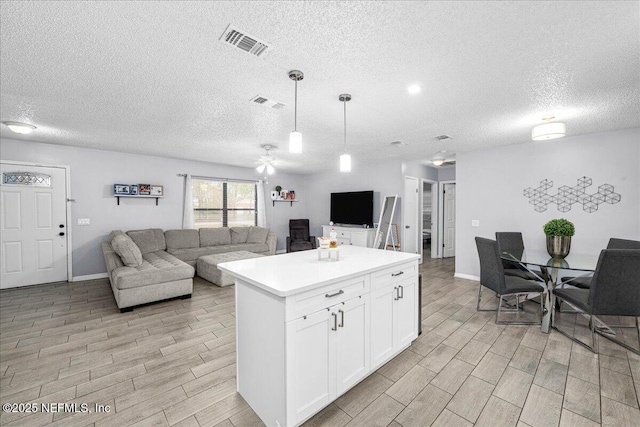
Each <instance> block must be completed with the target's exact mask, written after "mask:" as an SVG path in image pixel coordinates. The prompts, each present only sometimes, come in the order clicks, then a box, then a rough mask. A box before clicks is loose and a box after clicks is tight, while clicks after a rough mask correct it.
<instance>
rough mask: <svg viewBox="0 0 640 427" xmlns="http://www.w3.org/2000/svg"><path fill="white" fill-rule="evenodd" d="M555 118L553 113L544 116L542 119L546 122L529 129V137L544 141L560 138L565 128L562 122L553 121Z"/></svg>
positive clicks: (565, 131)
mask: <svg viewBox="0 0 640 427" xmlns="http://www.w3.org/2000/svg"><path fill="white" fill-rule="evenodd" d="M553 119H555V116H554V115H553V114H551V115H548V116H545V117H543V118H542V120H545V121H546V122H547V123H544V124H542V125H538V126H536V127H534V128H533V130H532V131H531V139H533V140H534V141H546V140H548V139H556V138H562V137H563V136H564V135H565V134H566V133H567V128H566V126H565V125H564V123H562V122H553V123H551V120H553Z"/></svg>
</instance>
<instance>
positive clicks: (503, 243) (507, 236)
mask: <svg viewBox="0 0 640 427" xmlns="http://www.w3.org/2000/svg"><path fill="white" fill-rule="evenodd" d="M496 241H497V242H498V250H499V253H503V252H508V253H510V254H511V255H513V256H514V257H516V258H517V259H521V258H522V254H523V253H524V241H523V240H522V233H520V232H513V231H498V232H496ZM502 266H503V267H504V274H506V275H507V276H516V277H521V278H523V279H527V280H537V281H543V280H544V276H543V275H542V272H541V271H540V270H532V271H528V270H527V269H526V268H524V267H522V266H521V265H519V264H518V263H517V262H514V261H507V260H502Z"/></svg>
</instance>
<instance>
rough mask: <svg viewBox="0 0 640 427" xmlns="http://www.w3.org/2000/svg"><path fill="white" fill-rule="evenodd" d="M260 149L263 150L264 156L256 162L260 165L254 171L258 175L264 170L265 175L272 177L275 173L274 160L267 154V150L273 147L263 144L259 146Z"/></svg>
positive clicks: (273, 157)
mask: <svg viewBox="0 0 640 427" xmlns="http://www.w3.org/2000/svg"><path fill="white" fill-rule="evenodd" d="M260 148H264V150H265V151H266V154H265V155H264V156H260V160H258V163H260V164H259V166H258V167H257V168H256V170H257V171H258V173H263V172H264V171H265V170H266V172H267V173H266V174H269V175H273V173H274V172H275V171H276V169H275V168H274V167H273V164H274V162H275V161H276V158H275V156H272V155H271V154H270V153H269V150H271V149H273V148H275V147H274V146H273V145H271V144H263V145H261V146H260ZM266 174H265V175H266Z"/></svg>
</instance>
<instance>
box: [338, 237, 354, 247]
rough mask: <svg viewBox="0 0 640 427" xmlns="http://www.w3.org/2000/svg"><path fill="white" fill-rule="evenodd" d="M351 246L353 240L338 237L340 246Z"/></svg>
mask: <svg viewBox="0 0 640 427" xmlns="http://www.w3.org/2000/svg"><path fill="white" fill-rule="evenodd" d="M350 244H351V240H349V239H344V238H340V237H338V246H348V245H350Z"/></svg>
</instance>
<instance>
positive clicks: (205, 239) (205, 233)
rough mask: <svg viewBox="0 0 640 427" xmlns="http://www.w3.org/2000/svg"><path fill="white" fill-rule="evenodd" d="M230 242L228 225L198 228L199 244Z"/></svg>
mask: <svg viewBox="0 0 640 427" xmlns="http://www.w3.org/2000/svg"><path fill="white" fill-rule="evenodd" d="M230 244H231V231H230V230H229V228H228V227H220V228H201V229H200V246H219V245H230Z"/></svg>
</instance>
